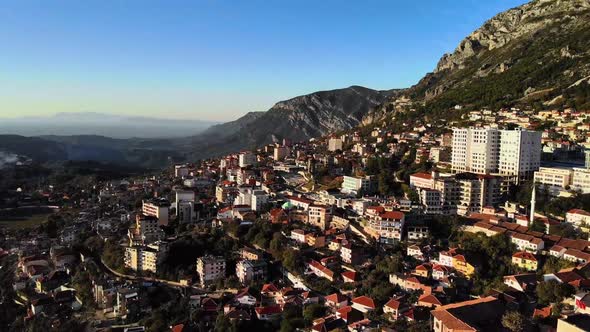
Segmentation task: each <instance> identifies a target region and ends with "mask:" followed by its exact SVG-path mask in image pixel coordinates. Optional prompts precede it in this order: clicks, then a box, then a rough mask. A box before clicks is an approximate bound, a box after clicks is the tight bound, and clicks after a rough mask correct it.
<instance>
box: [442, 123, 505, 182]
mask: <svg viewBox="0 0 590 332" xmlns="http://www.w3.org/2000/svg"><path fill="white" fill-rule="evenodd" d="M499 150H500V131H499V130H498V129H497V128H461V129H453V150H452V155H451V157H452V169H453V171H454V172H457V173H460V172H472V173H478V174H490V173H495V172H497V171H498V160H499Z"/></svg>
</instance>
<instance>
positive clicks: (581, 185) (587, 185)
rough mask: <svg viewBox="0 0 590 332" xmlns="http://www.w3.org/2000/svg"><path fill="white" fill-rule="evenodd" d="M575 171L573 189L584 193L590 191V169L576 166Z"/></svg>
mask: <svg viewBox="0 0 590 332" xmlns="http://www.w3.org/2000/svg"><path fill="white" fill-rule="evenodd" d="M573 171H574V174H573V176H572V185H571V189H572V190H575V191H577V192H580V193H582V194H587V193H590V169H587V168H581V167H576V168H574V169H573Z"/></svg>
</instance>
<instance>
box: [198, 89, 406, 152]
mask: <svg viewBox="0 0 590 332" xmlns="http://www.w3.org/2000/svg"><path fill="white" fill-rule="evenodd" d="M394 94H396V90H389V91H377V90H372V89H368V88H365V87H360V86H351V87H348V88H344V89H337V90H330V91H319V92H314V93H311V94H308V95H303V96H299V97H295V98H292V99H289V100H285V101H281V102H278V103H276V104H275V105H274V106H273V107H272V108H270V109H269V110H268V111H266V112H264V113H254V114H250V115H247V118H246V117H244V118H246V119H244V118H241V119H239V120H237V121H236V122H237V123H236V122H234V123H228V124H222V125H218V126H214V127H212V128H210V129H209V130H207V131H206V132H205V133H204V134H202V135H198V136H196V137H195V138H194V139H193V140H192V141H191V143H192V144H196V146H193V148H194V150H195V153H193V156H192V157H193V158H202V157H210V156H214V155H220V154H223V153H228V152H234V151H239V150H241V149H245V148H256V147H259V146H261V145H264V144H268V143H272V142H277V141H279V140H281V139H284V138H286V139H290V140H293V141H301V140H307V139H310V138H313V137H319V136H323V135H327V134H329V133H331V132H334V131H339V130H344V129H350V128H353V127H356V126H358V125H359V124H360V121H361V120H362V118H363V116H365V115H366V114H367V113H368V112H369V111H370V110H372V109H373V108H374V107H376V106H378V105H380V104H382V103H383V102H385V101H386V100H388V99H389V98H390V97H391V96H393V95H394ZM220 128H221V129H227V130H226V132H231V131H232V130H236V129H237V130H236V131H234V132H232V133H231V134H230V135H228V134H225V135H223V136H221V137H220V134H219V133H218V132H219V129H220ZM212 138H213V139H212ZM215 138H221V139H217V140H215Z"/></svg>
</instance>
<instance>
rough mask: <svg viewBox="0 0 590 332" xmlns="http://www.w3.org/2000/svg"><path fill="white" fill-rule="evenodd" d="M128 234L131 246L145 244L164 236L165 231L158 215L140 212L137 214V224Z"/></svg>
mask: <svg viewBox="0 0 590 332" xmlns="http://www.w3.org/2000/svg"><path fill="white" fill-rule="evenodd" d="M127 235H128V236H129V245H130V246H133V245H144V244H146V243H150V242H153V241H156V240H159V239H160V238H162V236H163V231H162V229H161V228H160V224H159V221H158V218H157V217H155V216H146V215H143V214H138V215H136V216H135V225H133V226H132V227H131V228H130V229H129V231H128V234H127Z"/></svg>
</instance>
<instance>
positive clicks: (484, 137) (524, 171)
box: [451, 128, 542, 183]
mask: <svg viewBox="0 0 590 332" xmlns="http://www.w3.org/2000/svg"><path fill="white" fill-rule="evenodd" d="M541 134H542V133H541V132H536V131H530V130H523V129H516V130H499V129H497V128H456V129H453V151H452V154H451V159H452V169H453V172H455V173H460V172H471V173H477V174H498V175H501V176H503V177H506V178H508V179H511V180H513V181H515V182H517V183H518V182H519V181H521V180H525V179H530V178H532V176H533V172H534V171H536V170H538V169H539V166H540V163H541Z"/></svg>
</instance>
